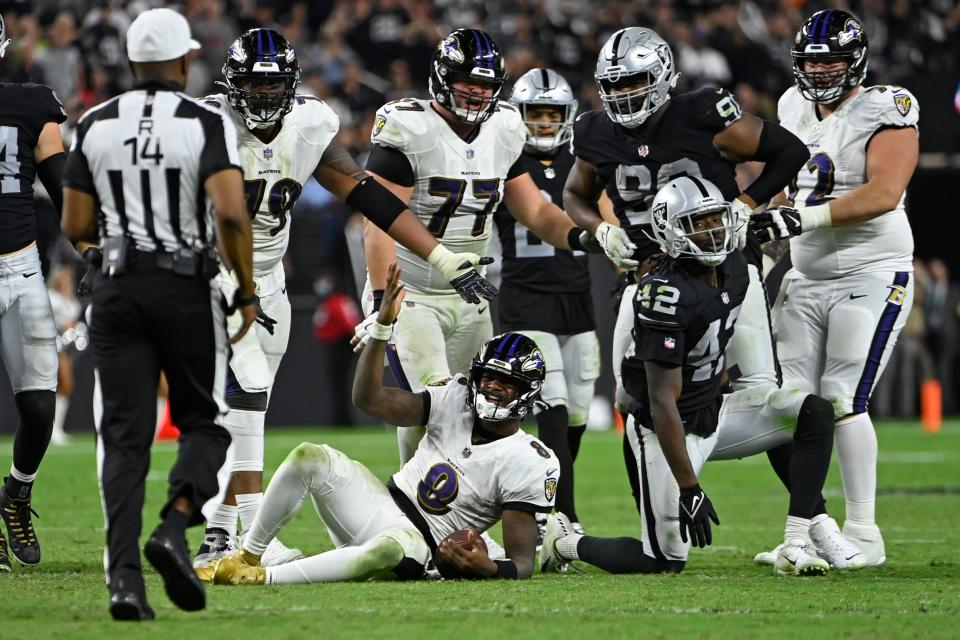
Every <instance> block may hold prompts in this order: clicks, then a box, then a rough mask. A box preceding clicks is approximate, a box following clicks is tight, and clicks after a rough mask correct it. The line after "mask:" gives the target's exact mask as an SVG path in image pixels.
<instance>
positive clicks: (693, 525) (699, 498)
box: [680, 484, 720, 547]
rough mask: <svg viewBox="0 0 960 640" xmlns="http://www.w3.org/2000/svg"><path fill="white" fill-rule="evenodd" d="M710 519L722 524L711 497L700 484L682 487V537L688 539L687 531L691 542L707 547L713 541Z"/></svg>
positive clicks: (696, 545)
mask: <svg viewBox="0 0 960 640" xmlns="http://www.w3.org/2000/svg"><path fill="white" fill-rule="evenodd" d="M710 520H713V522H714V524H717V525H719V524H720V518H719V517H718V516H717V512H716V510H714V508H713V503H711V502H710V498H708V497H707V494H705V493H704V492H703V489H701V488H700V485H699V484H695V485H693V486H692V487H688V488H686V489H680V539H681V540H683V541H684V542H686V541H687V532H688V531H689V535H690V544H692V545H693V546H695V547H705V546H707V545H708V544H711V543H712V542H713V535H712V534H711V533H710Z"/></svg>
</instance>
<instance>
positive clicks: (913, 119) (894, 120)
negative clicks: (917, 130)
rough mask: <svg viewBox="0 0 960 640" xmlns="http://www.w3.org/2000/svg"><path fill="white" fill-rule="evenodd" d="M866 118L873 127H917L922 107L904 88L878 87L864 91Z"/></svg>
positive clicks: (863, 99)
mask: <svg viewBox="0 0 960 640" xmlns="http://www.w3.org/2000/svg"><path fill="white" fill-rule="evenodd" d="M863 94H864V95H863V98H862V101H863V102H862V104H863V106H864V109H865V113H864V118H865V119H866V120H867V122H869V123H870V124H871V125H878V126H884V125H889V126H894V127H915V126H916V125H917V121H918V120H919V119H920V105H919V104H917V99H916V97H914V95H913V94H912V93H910V92H909V91H908V90H906V89H904V88H903V87H898V86H893V85H877V86H874V87H867V88H865V89H864V90H863Z"/></svg>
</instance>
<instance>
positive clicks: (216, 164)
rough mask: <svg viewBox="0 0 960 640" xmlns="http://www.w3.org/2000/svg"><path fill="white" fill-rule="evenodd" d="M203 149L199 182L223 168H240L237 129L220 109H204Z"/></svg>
mask: <svg viewBox="0 0 960 640" xmlns="http://www.w3.org/2000/svg"><path fill="white" fill-rule="evenodd" d="M204 113H205V116H204V117H203V118H201V122H202V123H203V132H204V136H205V137H206V139H205V140H204V144H203V150H202V151H201V152H200V167H199V177H200V184H203V183H204V181H206V179H207V178H209V177H210V176H212V175H213V174H215V173H217V172H218V171H222V170H223V169H230V168H236V169H240V153H239V152H238V151H237V130H236V128H235V127H234V125H233V122H232V121H231V120H230V118H229V117H228V116H227V115H226V114H224V113H223V112H222V111H220V112H215V111H212V110H207V109H205V110H204Z"/></svg>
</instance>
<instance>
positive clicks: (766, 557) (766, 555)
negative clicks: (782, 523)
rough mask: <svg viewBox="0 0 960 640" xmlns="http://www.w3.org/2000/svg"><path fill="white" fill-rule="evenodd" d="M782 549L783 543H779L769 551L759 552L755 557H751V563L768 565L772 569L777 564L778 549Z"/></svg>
mask: <svg viewBox="0 0 960 640" xmlns="http://www.w3.org/2000/svg"><path fill="white" fill-rule="evenodd" d="M782 548H783V543H782V542H781V543H780V544H778V545H777V546H775V547H774V548H773V549H771V550H770V551H761V552H760V553H758V554H757V555H755V556H753V561H754V562H756V563H757V564H768V565H770V566H771V567H772V566H773V565H775V564H776V563H777V556H778V555H780V549H782Z"/></svg>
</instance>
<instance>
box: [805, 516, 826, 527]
mask: <svg viewBox="0 0 960 640" xmlns="http://www.w3.org/2000/svg"><path fill="white" fill-rule="evenodd" d="M829 517H830V515H829V514H826V513H818V514H817V515H815V516H813V517H812V518H810V526H811V527H813V526H815V525H818V524H820V523H821V522H823V521H824V520H826V519H827V518H829Z"/></svg>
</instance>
